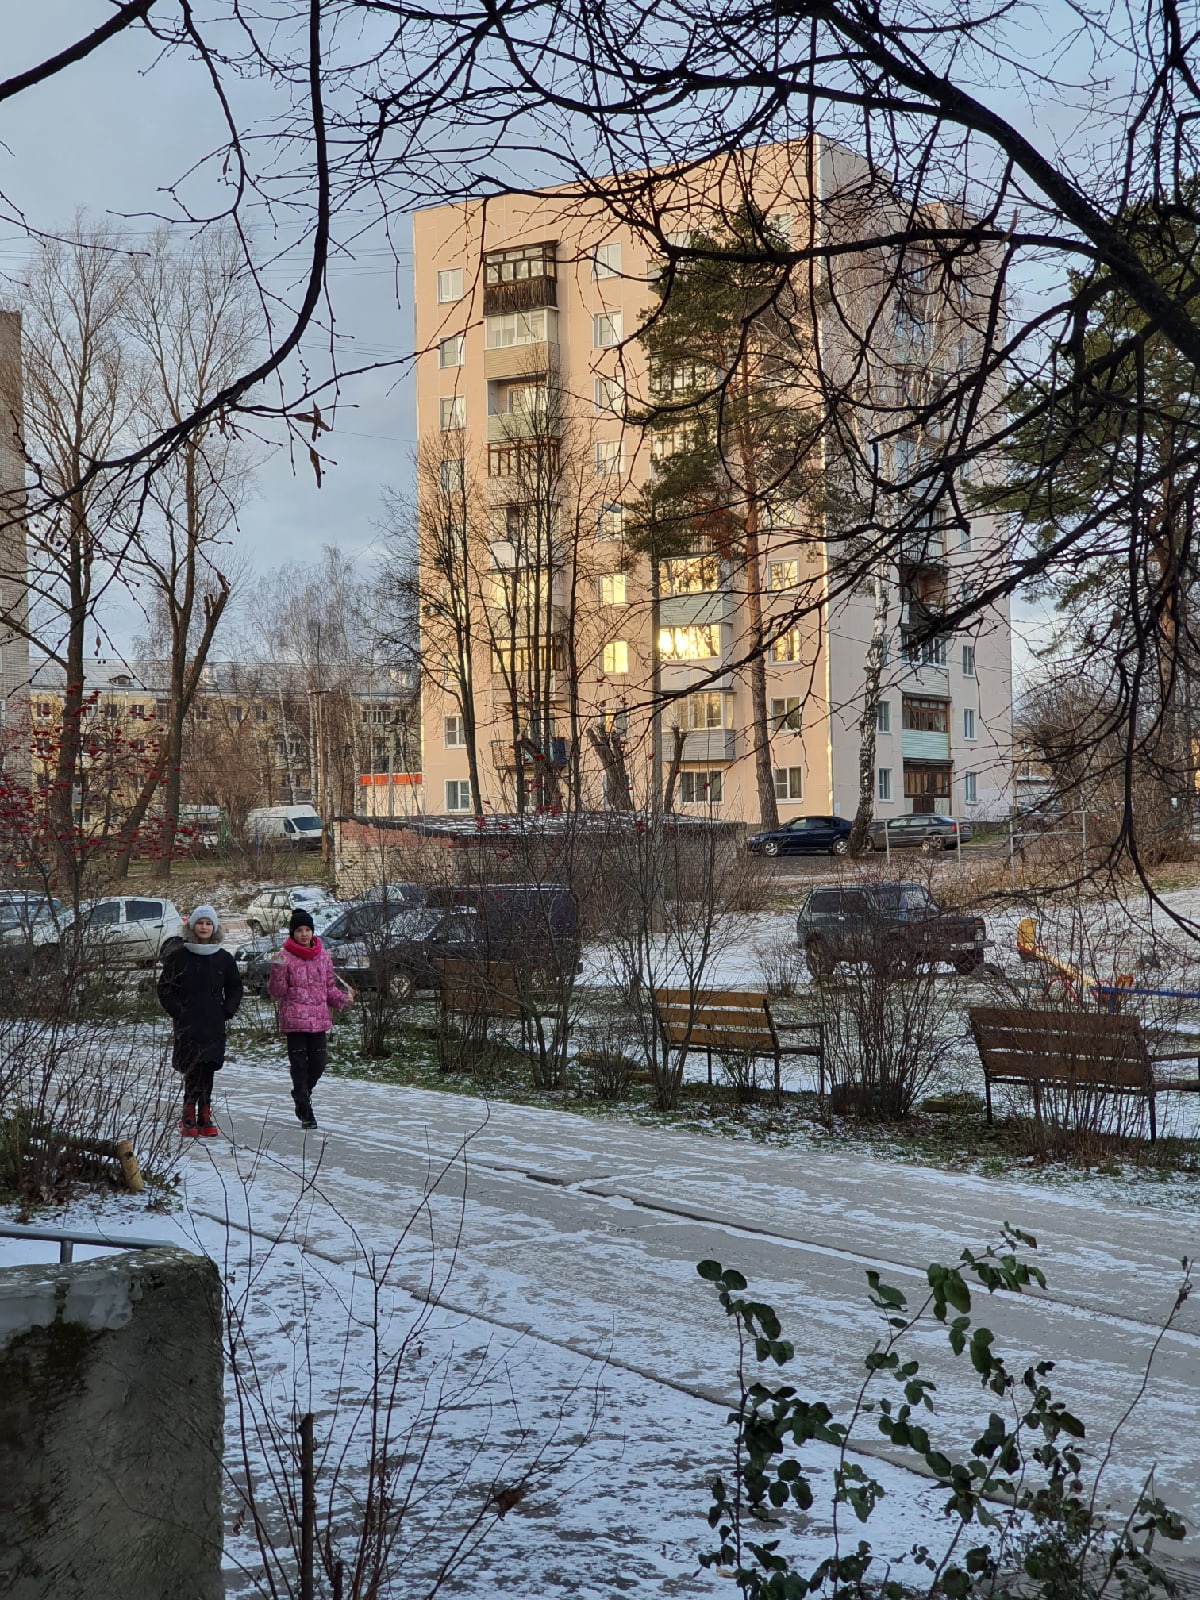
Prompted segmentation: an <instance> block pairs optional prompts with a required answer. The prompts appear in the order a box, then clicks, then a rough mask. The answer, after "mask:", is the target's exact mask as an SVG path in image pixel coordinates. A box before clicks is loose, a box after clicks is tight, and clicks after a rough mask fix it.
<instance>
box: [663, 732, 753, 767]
mask: <svg viewBox="0 0 1200 1600" xmlns="http://www.w3.org/2000/svg"><path fill="white" fill-rule="evenodd" d="M669 748H670V747H669V746H668V749H669ZM683 759H684V760H685V761H736V760H737V729H736V728H690V729H689V730H688V732H687V733H686V734H685V735H684V740H683Z"/></svg>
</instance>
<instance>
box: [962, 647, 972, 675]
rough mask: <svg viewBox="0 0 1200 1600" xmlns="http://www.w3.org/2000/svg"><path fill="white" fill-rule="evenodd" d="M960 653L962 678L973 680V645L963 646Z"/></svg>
mask: <svg viewBox="0 0 1200 1600" xmlns="http://www.w3.org/2000/svg"><path fill="white" fill-rule="evenodd" d="M962 652H963V657H962V661H963V677H964V678H973V677H974V676H975V646H974V645H973V644H965V645H963V647H962Z"/></svg>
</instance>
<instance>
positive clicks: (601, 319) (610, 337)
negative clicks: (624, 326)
mask: <svg viewBox="0 0 1200 1600" xmlns="http://www.w3.org/2000/svg"><path fill="white" fill-rule="evenodd" d="M620 342H621V313H620V312H619V311H598V312H597V313H596V315H595V316H594V317H593V318H592V349H593V350H611V349H612V347H613V346H614V345H618V344H620Z"/></svg>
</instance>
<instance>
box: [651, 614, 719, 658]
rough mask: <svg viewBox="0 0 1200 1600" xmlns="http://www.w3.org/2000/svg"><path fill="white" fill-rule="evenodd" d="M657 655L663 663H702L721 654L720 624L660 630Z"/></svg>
mask: <svg viewBox="0 0 1200 1600" xmlns="http://www.w3.org/2000/svg"><path fill="white" fill-rule="evenodd" d="M658 653H659V655H660V656H661V657H662V658H663V660H664V661H704V660H707V659H708V658H709V657H711V656H718V655H720V653H721V637H720V624H719V623H715V622H701V623H694V624H693V625H692V626H691V627H688V628H660V629H659V630H658Z"/></svg>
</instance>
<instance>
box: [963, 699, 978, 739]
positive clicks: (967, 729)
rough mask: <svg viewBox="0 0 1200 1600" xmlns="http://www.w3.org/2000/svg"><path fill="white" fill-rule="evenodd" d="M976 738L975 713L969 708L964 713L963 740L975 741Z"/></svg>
mask: <svg viewBox="0 0 1200 1600" xmlns="http://www.w3.org/2000/svg"><path fill="white" fill-rule="evenodd" d="M974 737H975V713H974V711H973V710H972V709H971V707H970V706H967V707H966V709H965V710H964V711H963V738H964V739H973V738H974Z"/></svg>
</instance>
